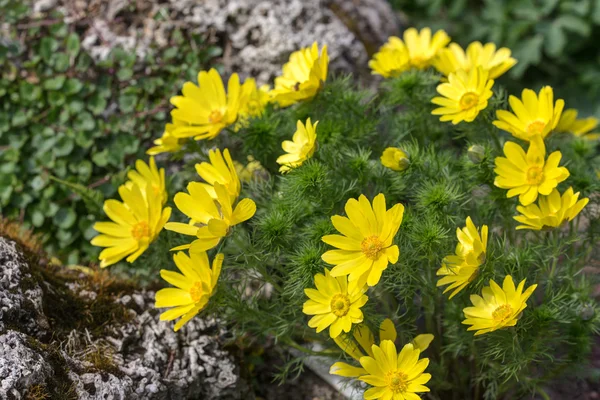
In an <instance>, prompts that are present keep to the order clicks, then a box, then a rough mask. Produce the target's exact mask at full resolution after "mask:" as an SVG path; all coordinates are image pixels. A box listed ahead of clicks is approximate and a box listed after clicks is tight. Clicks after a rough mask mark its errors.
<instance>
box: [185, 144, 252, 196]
mask: <svg viewBox="0 0 600 400" xmlns="http://www.w3.org/2000/svg"><path fill="white" fill-rule="evenodd" d="M208 159H209V161H210V163H208V162H206V161H204V162H201V163H200V164H196V172H197V173H198V175H200V177H201V178H202V179H204V180H205V181H206V183H200V185H202V187H204V189H206V191H207V192H208V194H209V195H210V197H212V198H213V199H216V198H217V193H216V192H215V188H214V186H213V185H214V184H215V182H218V183H220V184H221V185H223V186H225V188H226V189H227V192H228V193H229V196H231V202H232V203H233V202H235V200H236V199H237V198H238V196H239V195H240V190H241V184H240V179H239V178H238V175H237V171H236V169H235V165H234V164H233V160H232V159H231V155H230V154H229V149H225V150H223V153H221V150H219V149H213V150H210V151H209V152H208Z"/></svg>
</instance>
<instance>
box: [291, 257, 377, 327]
mask: <svg viewBox="0 0 600 400" xmlns="http://www.w3.org/2000/svg"><path fill="white" fill-rule="evenodd" d="M315 286H316V287H317V289H304V293H305V294H306V295H307V296H308V298H309V300H307V301H306V302H305V303H304V305H303V306H302V312H303V313H304V314H306V315H314V317H312V318H311V319H310V321H308V326H309V327H311V328H316V329H317V333H318V332H321V331H322V330H324V329H325V328H327V327H329V336H331V337H332V338H336V337H338V336H339V335H340V333H342V332H350V329H351V328H352V324H358V323H361V322H362V320H363V313H362V311H361V310H360V308H361V307H362V306H364V305H365V303H366V302H367V300H369V298H368V297H367V295H366V294H364V293H365V291H366V288H365V287H355V288H354V289H352V288H349V287H348V280H347V279H346V277H338V278H334V277H333V276H331V274H330V273H329V270H328V269H327V268H325V275H323V274H316V275H315Z"/></svg>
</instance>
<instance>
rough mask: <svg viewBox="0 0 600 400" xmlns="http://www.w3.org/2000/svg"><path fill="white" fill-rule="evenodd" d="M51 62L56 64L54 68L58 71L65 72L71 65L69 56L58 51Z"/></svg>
mask: <svg viewBox="0 0 600 400" xmlns="http://www.w3.org/2000/svg"><path fill="white" fill-rule="evenodd" d="M51 63H52V64H53V65H54V70H55V71H57V72H65V71H66V70H67V69H69V66H70V65H71V60H70V59H69V56H68V55H67V54H65V53H56V54H54V55H53V56H52V61H51Z"/></svg>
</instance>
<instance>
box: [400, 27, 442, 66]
mask: <svg viewBox="0 0 600 400" xmlns="http://www.w3.org/2000/svg"><path fill="white" fill-rule="evenodd" d="M402 37H403V39H404V44H405V45H406V48H407V50H408V57H409V59H410V65H411V66H412V67H415V68H417V69H425V68H427V67H429V66H430V65H431V62H432V61H433V58H434V57H435V56H436V55H437V54H438V52H439V51H440V50H441V49H442V48H443V47H445V46H446V45H447V44H448V43H449V42H450V37H449V36H448V34H447V33H446V32H445V31H443V30H439V31H437V32H436V33H435V34H434V35H433V37H431V29H429V28H423V29H421V31H417V30H416V29H415V28H408V29H407V30H406V31H404V35H403V36H402Z"/></svg>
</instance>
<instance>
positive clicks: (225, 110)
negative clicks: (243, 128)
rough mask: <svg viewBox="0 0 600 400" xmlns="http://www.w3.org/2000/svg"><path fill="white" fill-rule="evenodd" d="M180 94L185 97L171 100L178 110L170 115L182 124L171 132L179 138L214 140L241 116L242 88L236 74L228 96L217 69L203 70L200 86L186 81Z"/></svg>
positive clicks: (200, 74) (199, 80) (230, 84)
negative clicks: (239, 113) (239, 114)
mask: <svg viewBox="0 0 600 400" xmlns="http://www.w3.org/2000/svg"><path fill="white" fill-rule="evenodd" d="M181 92H182V94H183V96H174V97H171V104H173V105H174V106H175V107H176V108H175V110H173V111H171V116H172V117H173V119H177V120H179V121H181V122H182V123H183V124H182V125H181V126H177V127H175V128H174V129H173V130H172V134H173V136H175V137H176V138H187V137H194V139H196V140H201V139H213V138H215V137H216V136H217V135H218V134H219V133H220V132H221V130H223V129H224V128H225V127H227V126H229V125H232V124H233V123H234V122H235V121H236V119H237V117H238V112H239V109H240V96H241V87H240V78H239V77H238V75H237V74H233V75H231V77H230V78H229V82H228V84H227V93H225V87H224V86H223V81H222V80H221V76H220V75H219V73H218V72H217V70H216V69H214V68H212V69H211V70H210V71H208V72H206V71H200V73H199V74H198V86H196V85H194V84H193V83H192V82H186V83H185V84H184V85H183V89H182V91H181Z"/></svg>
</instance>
